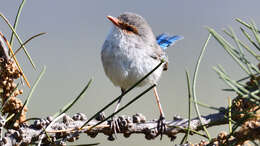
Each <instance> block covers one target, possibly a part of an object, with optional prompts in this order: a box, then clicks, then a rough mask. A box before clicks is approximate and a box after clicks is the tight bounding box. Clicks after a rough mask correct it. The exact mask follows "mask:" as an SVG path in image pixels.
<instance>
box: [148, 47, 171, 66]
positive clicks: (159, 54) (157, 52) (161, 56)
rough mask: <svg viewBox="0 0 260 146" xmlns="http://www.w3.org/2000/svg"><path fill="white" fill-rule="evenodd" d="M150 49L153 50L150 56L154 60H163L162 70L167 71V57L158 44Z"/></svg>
mask: <svg viewBox="0 0 260 146" xmlns="http://www.w3.org/2000/svg"><path fill="white" fill-rule="evenodd" d="M152 48H153V53H152V54H151V55H150V56H151V57H152V58H153V59H156V60H160V61H161V60H163V61H164V62H165V64H164V66H163V70H167V69H168V57H167V55H166V52H165V51H164V50H163V49H162V48H161V47H160V46H159V45H158V44H155V45H154V46H153V47H152Z"/></svg>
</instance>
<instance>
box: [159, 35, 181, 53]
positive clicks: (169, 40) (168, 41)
mask: <svg viewBox="0 0 260 146" xmlns="http://www.w3.org/2000/svg"><path fill="white" fill-rule="evenodd" d="M183 38H184V37H182V36H178V35H175V36H172V37H170V36H169V35H167V34H165V33H163V34H161V35H159V36H157V37H156V40H157V43H158V45H160V47H161V48H162V49H164V50H166V49H167V48H168V47H169V46H171V45H174V44H175V42H176V41H178V40H181V39H183Z"/></svg>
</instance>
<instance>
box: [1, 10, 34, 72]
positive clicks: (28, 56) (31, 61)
mask: <svg viewBox="0 0 260 146" xmlns="http://www.w3.org/2000/svg"><path fill="white" fill-rule="evenodd" d="M0 17H1V18H2V19H4V21H5V22H6V24H7V25H8V26H9V28H10V29H11V30H12V32H13V33H14V35H15V37H16V38H17V40H18V42H19V43H20V45H21V46H22V48H23V50H24V52H25V54H26V56H27V58H28V59H29V61H30V63H31V65H32V66H33V68H34V69H35V70H36V66H35V64H34V62H33V60H32V58H31V56H30V54H29V52H28V51H27V49H26V48H25V46H24V45H23V42H22V40H21V39H20V37H19V36H18V34H17V33H16V31H15V29H14V28H13V26H12V25H11V24H10V22H9V21H8V19H7V18H6V17H5V16H4V15H3V14H2V13H0Z"/></svg>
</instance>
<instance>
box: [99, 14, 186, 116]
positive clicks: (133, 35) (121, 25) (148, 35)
mask: <svg viewBox="0 0 260 146" xmlns="http://www.w3.org/2000/svg"><path fill="white" fill-rule="evenodd" d="M107 18H108V19H109V20H110V21H111V22H112V23H113V25H112V29H111V30H110V32H109V34H108V36H107V38H106V40H105V42H104V44H103V46H102V51H101V59H102V63H103V67H104V71H105V73H106V75H107V76H108V78H109V79H110V80H111V81H112V83H113V84H114V85H115V86H118V87H120V88H121V91H122V93H123V92H125V91H126V90H127V89H128V88H129V87H131V86H132V85H134V84H135V83H136V82H137V81H139V80H140V79H141V78H142V77H144V76H145V75H146V74H147V73H149V72H150V71H151V70H152V69H154V68H155V67H156V66H157V65H158V64H159V63H160V62H161V60H162V59H163V60H165V63H164V64H163V65H162V66H160V67H159V68H158V69H157V70H155V71H154V72H153V73H152V74H151V75H150V76H148V77H147V78H146V79H145V80H144V81H142V82H141V83H140V84H139V85H138V86H144V85H146V84H157V83H158V80H159V78H160V76H161V74H162V71H163V70H167V68H168V59H167V56H166V53H165V49H166V48H167V47H169V46H171V45H173V44H174V43H175V42H176V41H177V40H180V39H182V37H181V36H172V37H169V36H168V35H167V34H161V35H159V36H158V37H157V38H156V37H155V36H154V34H153V32H152V29H151V27H150V26H149V24H148V23H147V22H146V20H145V19H144V18H143V17H141V16H140V15H138V14H135V13H129V12H126V13H123V14H121V15H120V16H118V17H112V16H107ZM153 90H154V94H155V97H156V101H157V104H158V107H159V111H160V120H163V118H164V113H163V110H162V107H161V104H160V101H159V96H158V94H157V89H156V86H155V87H154V89H153ZM119 104H120V100H119V101H118V104H117V107H116V109H115V111H117V109H118V107H119Z"/></svg>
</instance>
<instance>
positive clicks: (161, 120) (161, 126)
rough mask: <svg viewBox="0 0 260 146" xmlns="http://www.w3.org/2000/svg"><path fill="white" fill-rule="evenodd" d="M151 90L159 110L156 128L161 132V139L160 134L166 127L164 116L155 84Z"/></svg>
mask: <svg viewBox="0 0 260 146" xmlns="http://www.w3.org/2000/svg"><path fill="white" fill-rule="evenodd" d="M153 91H154V95H155V98H156V102H157V105H158V107H159V111H160V117H159V120H158V125H157V128H158V131H159V133H160V134H161V139H162V134H163V132H164V130H165V129H166V127H165V117H164V113H163V109H162V105H161V103H160V99H159V95H158V92H157V88H156V86H155V87H154V88H153Z"/></svg>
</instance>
